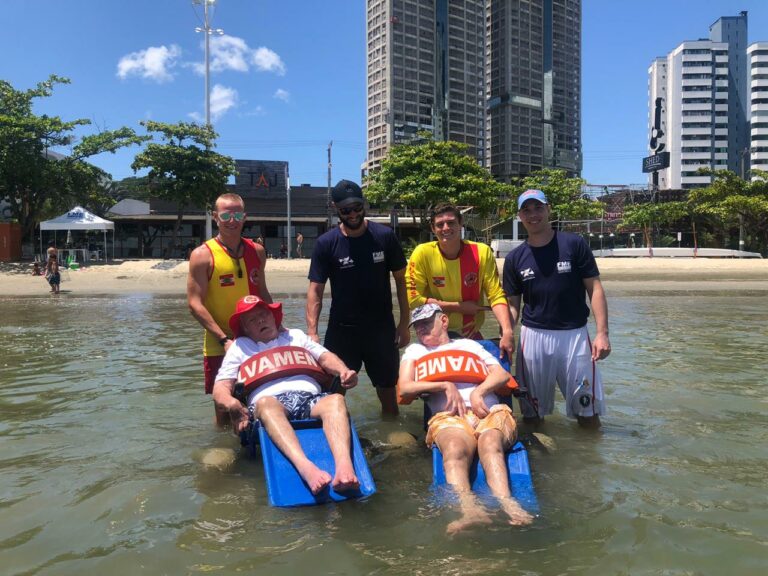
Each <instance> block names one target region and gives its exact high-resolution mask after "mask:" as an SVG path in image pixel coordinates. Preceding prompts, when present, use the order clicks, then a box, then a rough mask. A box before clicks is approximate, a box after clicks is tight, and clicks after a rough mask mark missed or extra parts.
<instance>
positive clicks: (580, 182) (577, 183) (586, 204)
mask: <svg viewBox="0 0 768 576" xmlns="http://www.w3.org/2000/svg"><path fill="white" fill-rule="evenodd" d="M584 184H586V180H584V179H583V178H571V177H569V176H568V174H567V172H566V171H565V170H559V169H555V168H544V169H542V170H537V171H535V172H531V174H529V175H528V176H524V177H523V178H521V179H520V180H519V182H518V183H517V184H516V185H515V186H514V193H513V195H512V197H511V198H510V202H509V204H508V207H507V211H508V212H509V213H511V214H517V197H518V196H519V195H520V194H522V193H523V192H525V191H526V190H530V189H535V190H541V191H543V192H544V194H546V195H547V200H548V202H549V205H550V207H551V208H552V213H553V214H554V218H556V219H557V220H559V221H564V220H589V219H594V218H600V217H601V216H602V214H603V205H602V204H601V203H600V202H597V201H595V200H592V199H591V198H589V197H586V196H584V193H583V191H582V190H583V187H584Z"/></svg>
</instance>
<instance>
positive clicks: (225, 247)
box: [187, 193, 272, 425]
mask: <svg viewBox="0 0 768 576" xmlns="http://www.w3.org/2000/svg"><path fill="white" fill-rule="evenodd" d="M213 219H214V220H215V222H216V226H217V227H218V229H219V233H218V234H217V235H216V236H215V237H214V238H211V239H210V240H208V241H207V242H205V243H204V244H203V245H201V246H198V247H197V248H195V249H194V250H193V251H192V254H191V255H190V257H189V275H188V276H187V303H188V305H189V310H190V312H191V313H192V316H194V318H195V319H196V320H197V321H198V322H199V323H200V325H201V326H202V327H203V328H205V339H204V341H203V372H204V374H205V393H206V394H211V392H213V384H214V381H215V377H216V373H217V372H218V371H219V368H220V367H221V362H222V360H223V358H224V353H225V352H226V350H227V348H229V346H230V345H231V344H232V332H231V330H230V328H229V317H230V316H231V315H232V312H234V310H235V306H236V305H237V301H238V300H239V299H240V298H242V297H243V296H247V295H248V294H253V295H256V296H260V297H261V298H262V300H264V301H265V302H267V303H271V302H272V296H271V295H270V294H269V290H268V289H267V280H266V276H265V274H264V266H265V264H266V261H267V255H266V252H265V251H264V247H263V246H261V245H260V244H256V243H255V242H253V241H252V240H249V239H247V238H243V236H242V232H243V226H244V225H245V219H246V213H245V203H244V202H243V199H242V198H241V197H240V196H239V195H237V194H233V193H227V194H222V195H221V196H219V197H218V198H217V199H216V204H215V212H214V213H213ZM228 421H229V417H228V414H227V413H225V412H219V411H217V412H216V422H217V424H219V425H223V424H226V423H227V422H228Z"/></svg>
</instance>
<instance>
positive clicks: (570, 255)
mask: <svg viewBox="0 0 768 576" xmlns="http://www.w3.org/2000/svg"><path fill="white" fill-rule="evenodd" d="M599 275H600V271H599V270H598V268H597V263H596V262H595V257H594V256H593V255H592V251H591V250H590V249H589V246H587V243H586V242H585V241H584V239H583V238H581V237H580V236H577V235H575V234H571V233H568V232H556V233H555V235H554V237H553V238H552V240H551V241H550V242H549V243H548V244H547V245H546V246H540V247H538V248H534V247H532V246H530V245H529V244H528V243H527V242H526V243H525V244H521V245H520V246H518V247H517V248H515V249H514V250H512V252H510V253H509V254H507V257H506V258H505V259H504V274H503V276H504V292H506V294H507V295H508V296H518V295H522V297H523V303H524V304H525V306H524V307H523V314H522V324H523V325H524V326H530V327H531V328H543V329H545V330H572V329H574V328H581V327H582V326H584V325H585V324H586V323H587V318H588V317H589V307H588V306H587V302H586V293H587V291H586V288H585V287H584V279H585V278H594V277H596V276H599Z"/></svg>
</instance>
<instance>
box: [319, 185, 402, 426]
mask: <svg viewBox="0 0 768 576" xmlns="http://www.w3.org/2000/svg"><path fill="white" fill-rule="evenodd" d="M331 196H332V199H333V207H334V208H335V209H336V213H337V215H338V217H339V226H338V227H336V228H333V229H332V230H329V231H328V232H326V233H325V234H323V235H322V236H320V238H318V239H317V242H316V243H315V248H314V250H313V252H312V261H311V264H310V268H309V291H308V292H307V307H306V316H307V334H308V335H309V337H310V338H312V339H313V340H315V341H316V342H319V341H320V336H319V334H318V322H319V318H320V310H321V309H322V303H323V293H324V291H325V283H326V282H327V281H328V280H329V279H330V281H331V310H330V314H329V319H328V328H327V330H326V333H325V342H324V344H325V347H326V348H328V349H329V350H331V351H332V352H334V353H335V354H337V355H338V356H339V357H340V358H341V359H342V360H343V361H344V363H345V364H346V365H347V366H349V367H350V368H351V369H352V370H355V371H359V370H360V367H361V366H362V365H363V363H364V364H365V370H366V372H367V373H368V376H369V377H370V378H371V382H372V383H373V385H374V386H375V388H376V392H377V394H378V396H379V401H380V402H381V410H382V413H384V414H388V415H396V414H397V411H398V409H397V396H396V393H395V385H396V384H397V375H398V370H399V363H400V359H399V355H398V352H397V348H398V347H403V346H406V345H407V344H408V341H409V339H410V335H409V332H408V318H409V317H408V297H407V295H406V291H405V266H406V263H407V262H406V259H405V255H404V254H403V250H402V248H401V247H400V243H399V242H398V240H397V237H396V236H395V234H394V232H393V231H392V230H391V229H390V228H389V227H387V226H384V225H382V224H377V223H375V222H368V221H367V220H366V219H365V199H364V198H363V191H362V190H361V189H360V186H358V185H357V184H355V183H354V182H351V181H349V180H341V181H339V182H338V183H337V184H336V186H334V188H333V190H332V193H331ZM390 273H391V274H392V276H393V277H394V279H395V286H396V289H397V302H398V306H399V308H400V320H399V323H398V325H397V327H395V323H394V320H393V318H392V291H391V290H392V289H391V287H390V280H389V275H390Z"/></svg>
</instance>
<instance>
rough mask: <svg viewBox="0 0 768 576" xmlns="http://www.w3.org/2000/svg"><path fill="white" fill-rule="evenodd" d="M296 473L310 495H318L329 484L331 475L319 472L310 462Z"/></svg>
mask: <svg viewBox="0 0 768 576" xmlns="http://www.w3.org/2000/svg"><path fill="white" fill-rule="evenodd" d="M298 472H299V476H301V477H302V478H303V480H304V482H306V483H307V486H308V487H309V491H310V492H312V494H319V493H320V492H322V491H323V490H324V489H325V488H326V487H327V486H328V485H329V484H330V483H331V475H330V474H328V472H326V471H325V470H320V468H318V467H317V466H315V465H314V464H312V463H311V462H309V463H308V464H307V465H306V466H305V467H302V468H301V469H299V470H298Z"/></svg>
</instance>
